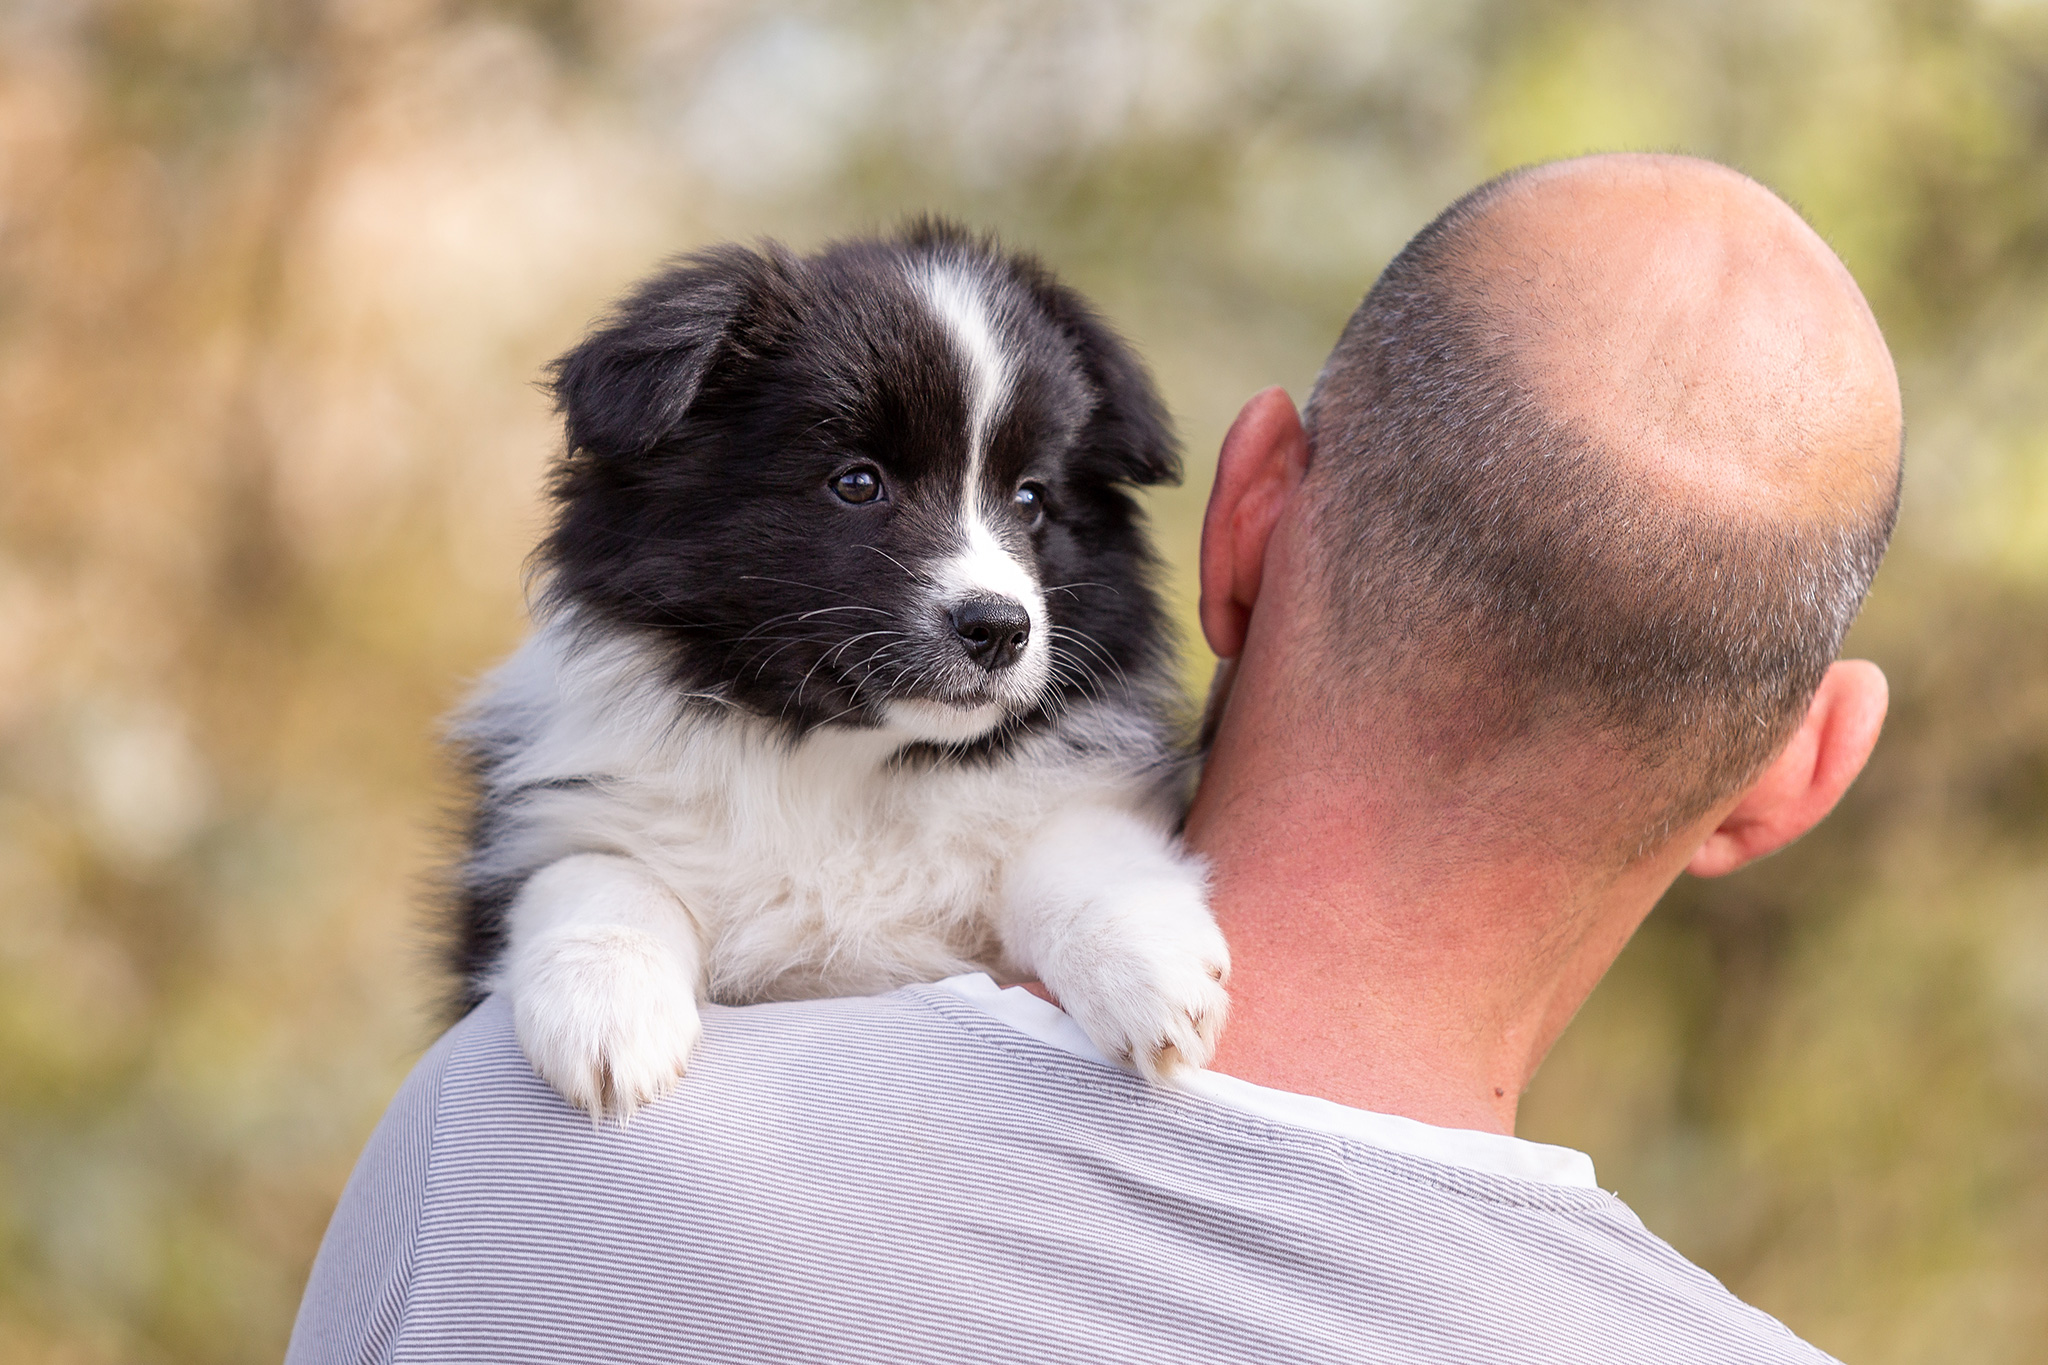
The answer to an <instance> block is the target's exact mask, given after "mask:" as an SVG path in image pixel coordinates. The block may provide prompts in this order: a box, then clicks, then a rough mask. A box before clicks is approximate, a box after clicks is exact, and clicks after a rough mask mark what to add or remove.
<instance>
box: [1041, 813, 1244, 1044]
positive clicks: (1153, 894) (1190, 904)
mask: <svg viewBox="0 0 2048 1365" xmlns="http://www.w3.org/2000/svg"><path fill="white" fill-rule="evenodd" d="M1204 880H1205V878H1204V873H1203V869H1202V865H1201V863H1200V861H1199V860H1198V859H1196V858H1194V857H1193V856H1191V855H1189V854H1186V853H1183V852H1180V851H1179V850H1177V849H1176V848H1175V847H1174V846H1173V844H1172V842H1171V841H1170V840H1169V839H1168V838H1167V837H1166V836H1165V835H1164V834H1163V833H1161V832H1160V831H1159V829H1158V828H1157V827H1155V826H1153V825H1151V824H1148V823H1146V822H1145V821H1143V820H1141V819H1139V818H1138V817H1136V816H1134V815H1132V814H1131V813H1129V812H1128V811H1124V810H1119V809H1116V808H1115V807H1109V806H1093V805H1091V806H1083V807H1080V808H1077V809H1075V810H1071V811H1067V812H1065V813H1063V814H1061V815H1059V816H1056V817H1054V818H1053V819H1052V820H1050V821H1048V822H1047V823H1046V825H1045V826H1044V827H1043V828H1042V829H1041V830H1040V831H1039V832H1038V834H1037V836H1036V837H1035V838H1034V839H1032V841H1031V842H1030V843H1029V845H1028V846H1026V847H1025V848H1024V849H1022V850H1020V852H1019V856H1018V857H1016V858H1015V859H1013V860H1012V861H1011V863H1010V865H1009V867H1008V868H1007V869H1006V870H1005V873H1004V880H1003V909H1002V913H1003V915H1004V921H1005V922H1004V924H1003V938H1004V943H1005V946H1006V947H1008V949H1009V951H1010V953H1011V955H1012V957H1013V958H1015V959H1016V962H1017V964H1018V965H1019V966H1020V967H1023V968H1025V969H1026V970H1030V971H1033V972H1036V973H1037V975H1038V978H1039V979H1040V980H1041V981H1043V982H1044V983H1045V984H1046V985H1047V986H1048V987H1050V988H1051V990H1052V992H1053V994H1055V995H1057V996H1058V997H1059V1000H1060V1004H1061V1005H1062V1006H1063V1007H1064V1008H1065V1009H1066V1011H1067V1013H1069V1014H1071V1015H1072V1016H1073V1017H1074V1019H1075V1021H1076V1022H1078V1023H1079V1024H1080V1025H1081V1027H1082V1028H1083V1029H1085V1030H1086V1031H1087V1033H1088V1036H1089V1037H1090V1038H1092V1039H1094V1040H1095V1044H1096V1046H1097V1047H1100V1048H1101V1049H1102V1050H1103V1051H1104V1052H1105V1053H1106V1054H1108V1055H1109V1056H1111V1057H1114V1058H1116V1059H1117V1060H1119V1061H1121V1062H1124V1063H1126V1064H1128V1065H1130V1066H1132V1067H1134V1068H1135V1069H1137V1070H1138V1071H1139V1072H1141V1073H1142V1074H1144V1075H1145V1076H1148V1077H1151V1078H1153V1079H1157V1078H1158V1077H1160V1076H1162V1075H1165V1074H1167V1073H1169V1072H1171V1071H1173V1070H1174V1069H1176V1068H1178V1067H1181V1066H1189V1067H1197V1068H1199V1067H1202V1066H1206V1065H1207V1064H1208V1061H1209V1058H1210V1057H1211V1056H1213V1055H1214V1054H1215V1051H1216V1039H1217V1037H1218V1036H1219V1035H1220V1034H1221V1032H1222V1030H1223V1019H1224V1016H1225V1014H1226V1013H1228V1011H1229V1008H1230V997H1229V996H1228V995H1227V994H1226V993H1225V992H1224V989H1223V982H1224V979H1225V978H1226V977H1227V976H1228V975H1229V974H1230V951H1229V949H1228V948H1226V947H1225V946H1224V943H1223V935H1222V934H1221V933H1220V932H1219V931H1218V930H1217V928H1216V922H1215V920H1213V919H1212V918H1210V916H1209V908H1208V902H1207V897H1206V895H1205V891H1204Z"/></svg>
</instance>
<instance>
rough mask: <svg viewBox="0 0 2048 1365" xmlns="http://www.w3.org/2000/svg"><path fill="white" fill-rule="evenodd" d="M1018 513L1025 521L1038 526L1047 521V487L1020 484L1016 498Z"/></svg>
mask: <svg viewBox="0 0 2048 1365" xmlns="http://www.w3.org/2000/svg"><path fill="white" fill-rule="evenodd" d="M1015 501H1016V504H1017V513H1018V515H1019V516H1021V517H1023V518H1024V520H1025V521H1027V522H1029V523H1030V524H1031V525H1033V526H1036V525H1038V523H1039V522H1041V521H1044V520H1045V485H1044V484H1042V483H1020V484H1018V485H1017V493H1016V498H1015Z"/></svg>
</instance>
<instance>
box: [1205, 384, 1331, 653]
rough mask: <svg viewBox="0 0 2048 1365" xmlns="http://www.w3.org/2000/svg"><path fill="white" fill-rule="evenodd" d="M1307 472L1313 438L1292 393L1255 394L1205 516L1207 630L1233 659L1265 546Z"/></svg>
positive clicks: (1233, 431)
mask: <svg viewBox="0 0 2048 1365" xmlns="http://www.w3.org/2000/svg"><path fill="white" fill-rule="evenodd" d="M1307 470H1308V437H1307V435H1306V434H1304V433H1303V431H1302V429H1301V417H1300V415H1299V414H1298V413H1296V412H1295V410H1294V400H1293V399H1291V398H1289V397H1288V396H1287V390H1285V389H1282V388H1278V387H1275V388H1270V389H1267V390H1265V391H1264V392H1262V393H1256V394H1253V395H1252V398H1251V401H1250V402H1248V403H1246V404H1245V405H1244V408H1243V410H1242V411H1240V412H1239V413H1238V414H1237V420H1236V421H1235V422H1233V423H1231V426H1230V434H1229V435H1227V436H1225V437H1224V438H1223V449H1222V450H1221V452H1219V453H1218V454H1217V456H1216V483H1215V486H1214V487H1212V488H1211V489H1210V490H1209V508H1208V511H1206V512H1205V513H1203V515H1202V634H1203V636H1204V637H1206V638H1207V639H1208V641H1209V648H1211V649H1213V650H1215V651H1216V653H1217V654H1218V655H1219V656H1221V657H1223V658H1225V659H1234V658H1236V657H1237V655H1238V653H1239V651H1241V650H1242V649H1243V648H1244V637H1245V629H1246V627H1247V625H1248V624H1249V623H1250V621H1251V615H1252V603H1254V602H1256V601H1257V600H1258V597H1259V588H1260V585H1261V582H1262V578H1263V574H1264V571H1265V563H1266V546H1267V545H1268V543H1270V542H1271V540H1272V539H1273V528H1274V527H1275V526H1276V525H1278V524H1279V521H1280V514H1281V512H1282V511H1283V510H1285V508H1286V506H1287V501H1288V499H1289V498H1290V497H1292V496H1293V494H1294V490H1295V489H1296V488H1297V487H1299V486H1300V484H1301V480H1302V476H1303V474H1305V473H1306V472H1307Z"/></svg>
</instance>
